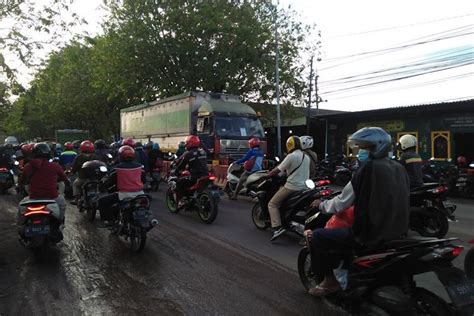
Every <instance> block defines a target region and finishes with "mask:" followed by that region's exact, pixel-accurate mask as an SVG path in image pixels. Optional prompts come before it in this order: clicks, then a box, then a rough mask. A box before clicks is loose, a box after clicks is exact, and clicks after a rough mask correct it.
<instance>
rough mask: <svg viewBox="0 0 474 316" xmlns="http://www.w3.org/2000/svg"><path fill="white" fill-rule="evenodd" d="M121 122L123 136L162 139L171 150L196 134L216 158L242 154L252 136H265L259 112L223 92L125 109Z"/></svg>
mask: <svg viewBox="0 0 474 316" xmlns="http://www.w3.org/2000/svg"><path fill="white" fill-rule="evenodd" d="M120 124H121V137H123V138H126V137H132V138H134V139H135V140H139V141H142V142H147V141H149V140H151V141H154V142H158V143H159V144H160V146H161V148H163V149H164V150H169V151H175V150H176V148H177V146H178V144H179V142H180V141H183V140H184V139H185V138H186V136H188V135H190V134H196V135H198V136H199V137H200V138H201V141H202V142H203V144H204V146H205V147H206V148H207V149H208V150H209V152H210V153H211V155H212V158H213V159H227V158H231V159H235V158H237V157H241V156H242V155H243V154H245V153H246V152H247V150H248V140H249V139H250V138H252V137H259V138H260V139H262V140H263V138H264V137H265V133H264V130H263V127H262V124H261V122H260V119H259V117H258V115H257V113H256V112H255V111H254V110H253V109H252V108H251V107H250V106H248V105H247V104H244V103H242V102H241V101H240V97H238V96H235V95H228V94H223V93H206V92H186V93H183V94H180V95H177V96H173V97H170V98H166V99H163V100H157V101H153V102H149V103H145V104H140V105H137V106H133V107H129V108H126V109H122V110H121V113H120ZM264 148H266V144H265V142H264Z"/></svg>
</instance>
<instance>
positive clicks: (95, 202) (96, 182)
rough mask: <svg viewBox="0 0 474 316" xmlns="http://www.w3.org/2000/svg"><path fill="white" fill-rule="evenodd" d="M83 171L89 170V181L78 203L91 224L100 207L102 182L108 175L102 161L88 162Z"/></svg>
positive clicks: (83, 187)
mask: <svg viewBox="0 0 474 316" xmlns="http://www.w3.org/2000/svg"><path fill="white" fill-rule="evenodd" d="M81 169H87V170H88V171H87V174H88V177H87V179H88V181H87V182H86V183H84V185H83V186H82V194H81V197H80V199H79V201H78V203H77V208H78V209H79V212H81V213H82V212H84V211H85V212H86V217H87V219H88V220H89V222H93V221H94V220H95V217H96V213H97V209H98V207H99V197H100V192H101V182H100V180H101V179H102V178H103V177H104V176H105V175H107V167H106V164H105V163H104V162H102V161H98V160H92V161H87V162H85V163H84V164H83V165H82V168H81Z"/></svg>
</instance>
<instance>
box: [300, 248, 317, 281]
mask: <svg viewBox="0 0 474 316" xmlns="http://www.w3.org/2000/svg"><path fill="white" fill-rule="evenodd" d="M298 275H299V277H300V281H301V283H303V286H304V288H305V289H306V290H309V289H310V288H312V287H315V286H316V285H318V284H319V283H321V282H322V279H323V277H321V276H317V275H316V274H315V273H314V272H313V270H312V269H311V253H310V251H309V249H308V247H304V248H303V249H301V250H300V253H299V254H298Z"/></svg>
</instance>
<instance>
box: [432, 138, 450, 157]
mask: <svg viewBox="0 0 474 316" xmlns="http://www.w3.org/2000/svg"><path fill="white" fill-rule="evenodd" d="M431 157H432V158H434V159H435V160H448V159H451V133H450V132H448V131H436V132H431Z"/></svg>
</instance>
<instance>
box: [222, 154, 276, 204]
mask: <svg viewBox="0 0 474 316" xmlns="http://www.w3.org/2000/svg"><path fill="white" fill-rule="evenodd" d="M242 173H244V169H243V166H242V165H240V164H238V163H235V162H233V163H231V164H230V165H229V167H228V168H227V182H226V185H225V187H224V192H225V193H226V194H227V195H228V197H229V198H230V197H232V196H233V194H234V192H235V190H236V189H237V184H238V183H239V180H240V177H241V176H242ZM266 174H267V171H265V170H262V171H257V172H254V173H252V174H250V175H249V176H248V178H247V181H246V182H245V183H244V185H243V187H242V190H241V191H240V192H239V194H240V195H249V193H250V190H252V189H255V186H256V185H258V183H260V182H261V180H262V179H263V177H264V176H265V175H266Z"/></svg>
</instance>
